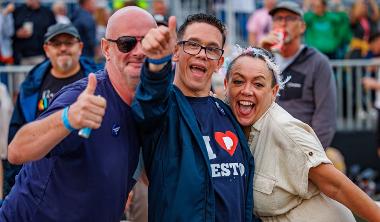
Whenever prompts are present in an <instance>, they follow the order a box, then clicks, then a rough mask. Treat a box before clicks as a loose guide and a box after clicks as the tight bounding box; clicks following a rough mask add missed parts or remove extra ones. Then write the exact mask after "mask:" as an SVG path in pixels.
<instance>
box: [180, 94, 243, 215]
mask: <svg viewBox="0 0 380 222" xmlns="http://www.w3.org/2000/svg"><path fill="white" fill-rule="evenodd" d="M187 99H188V101H189V103H190V105H191V107H192V108H193V111H194V113H195V116H196V119H197V121H198V126H199V128H200V130H201V133H202V135H203V140H204V141H205V144H206V148H207V153H208V157H209V160H210V167H211V176H212V180H213V184H214V190H215V202H216V211H215V220H216V221H218V222H221V221H235V222H241V221H244V213H245V212H244V209H245V184H246V183H245V179H246V174H245V168H244V158H243V153H242V150H241V147H240V145H239V139H238V136H237V133H236V131H235V129H234V127H233V125H232V123H231V121H230V119H229V118H228V117H227V116H226V115H225V113H224V110H223V109H222V108H221V107H220V106H219V104H218V103H217V102H216V101H215V100H214V99H213V98H212V97H187Z"/></svg>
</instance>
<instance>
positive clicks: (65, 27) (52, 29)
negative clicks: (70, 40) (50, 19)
mask: <svg viewBox="0 0 380 222" xmlns="http://www.w3.org/2000/svg"><path fill="white" fill-rule="evenodd" d="M60 34H69V35H72V36H74V37H75V38H78V39H79V40H80V36H79V32H78V30H77V29H76V28H75V27H74V26H73V25H72V24H62V23H57V24H55V25H51V26H49V28H48V30H47V32H46V33H45V36H44V38H45V43H46V42H48V41H50V40H51V39H52V38H54V37H55V36H57V35H60Z"/></svg>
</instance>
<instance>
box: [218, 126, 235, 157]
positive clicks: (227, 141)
mask: <svg viewBox="0 0 380 222" xmlns="http://www.w3.org/2000/svg"><path fill="white" fill-rule="evenodd" d="M214 137H215V140H216V142H217V143H218V144H219V146H221V147H222V148H223V149H224V150H225V151H227V153H229V154H230V156H233V155H234V153H235V150H236V146H237V144H238V138H237V136H236V135H235V134H234V133H233V132H231V131H226V133H222V132H215V135H214Z"/></svg>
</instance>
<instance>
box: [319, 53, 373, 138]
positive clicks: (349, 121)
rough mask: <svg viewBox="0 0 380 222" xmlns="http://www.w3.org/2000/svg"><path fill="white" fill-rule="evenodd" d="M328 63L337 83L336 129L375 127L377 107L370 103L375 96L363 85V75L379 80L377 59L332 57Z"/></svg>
mask: <svg viewBox="0 0 380 222" xmlns="http://www.w3.org/2000/svg"><path fill="white" fill-rule="evenodd" d="M331 65H332V67H333V70H334V76H335V79H336V86H337V97H338V104H337V107H338V110H337V114H338V120H337V129H338V130H349V131H351V130H374V129H376V125H377V121H376V120H377V111H376V109H375V108H374V105H373V104H374V100H375V96H374V93H373V92H371V91H367V90H365V89H364V88H363V86H362V78H363V77H374V78H377V79H379V80H380V68H379V67H380V59H371V60H367V59H362V60H334V61H331ZM316 96H318V95H316ZM378 99H380V98H378Z"/></svg>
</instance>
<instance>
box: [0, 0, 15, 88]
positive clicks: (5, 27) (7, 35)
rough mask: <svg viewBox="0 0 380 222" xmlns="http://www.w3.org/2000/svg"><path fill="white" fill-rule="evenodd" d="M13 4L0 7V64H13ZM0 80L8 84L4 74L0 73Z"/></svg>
mask: <svg viewBox="0 0 380 222" xmlns="http://www.w3.org/2000/svg"><path fill="white" fill-rule="evenodd" d="M14 9H15V6H14V4H12V3H9V4H7V5H6V6H5V7H4V8H1V9H0V50H1V51H0V66H2V65H10V64H13V48H12V36H13V35H14V31H15V29H14V22H13V14H12V13H13V11H14ZM0 81H1V82H2V83H4V84H5V85H8V77H7V75H6V74H3V73H1V74H0Z"/></svg>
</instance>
